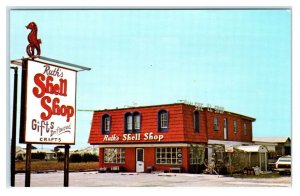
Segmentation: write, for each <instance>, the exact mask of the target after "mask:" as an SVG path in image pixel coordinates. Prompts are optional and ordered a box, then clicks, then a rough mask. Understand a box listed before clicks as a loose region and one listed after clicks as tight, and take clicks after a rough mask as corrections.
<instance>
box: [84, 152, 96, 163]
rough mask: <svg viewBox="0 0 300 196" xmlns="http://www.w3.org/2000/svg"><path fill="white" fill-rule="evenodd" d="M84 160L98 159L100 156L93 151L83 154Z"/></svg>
mask: <svg viewBox="0 0 300 196" xmlns="http://www.w3.org/2000/svg"><path fill="white" fill-rule="evenodd" d="M82 161H83V162H92V161H98V156H97V155H95V154H91V153H84V154H83V155H82Z"/></svg>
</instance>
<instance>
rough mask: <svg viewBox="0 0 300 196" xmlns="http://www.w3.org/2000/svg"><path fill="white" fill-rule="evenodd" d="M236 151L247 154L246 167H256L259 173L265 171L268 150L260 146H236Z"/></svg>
mask: <svg viewBox="0 0 300 196" xmlns="http://www.w3.org/2000/svg"><path fill="white" fill-rule="evenodd" d="M235 149H236V150H238V151H242V152H245V153H247V155H248V160H247V161H246V162H247V167H250V168H252V167H256V166H258V167H259V168H260V170H261V171H267V168H268V167H267V164H268V149H267V148H266V147H265V146H262V145H249V146H236V147H235Z"/></svg>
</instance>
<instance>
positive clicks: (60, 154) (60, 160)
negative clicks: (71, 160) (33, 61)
mask: <svg viewBox="0 0 300 196" xmlns="http://www.w3.org/2000/svg"><path fill="white" fill-rule="evenodd" d="M56 156H57V161H58V162H62V161H64V159H65V154H64V153H63V152H57V153H56Z"/></svg>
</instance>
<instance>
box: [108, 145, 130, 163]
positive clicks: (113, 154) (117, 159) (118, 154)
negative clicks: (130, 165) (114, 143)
mask: <svg viewBox="0 0 300 196" xmlns="http://www.w3.org/2000/svg"><path fill="white" fill-rule="evenodd" d="M107 156H110V157H107ZM103 160H104V161H103V162H104V163H110V164H125V148H104V153H103Z"/></svg>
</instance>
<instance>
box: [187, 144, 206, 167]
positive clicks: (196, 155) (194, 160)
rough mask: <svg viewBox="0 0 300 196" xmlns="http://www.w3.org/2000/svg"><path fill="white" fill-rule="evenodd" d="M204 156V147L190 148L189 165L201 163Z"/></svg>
mask: <svg viewBox="0 0 300 196" xmlns="http://www.w3.org/2000/svg"><path fill="white" fill-rule="evenodd" d="M204 156H205V148H204V147H201V148H199V147H198V148H194V149H193V148H190V165H195V164H202V163H203V161H204Z"/></svg>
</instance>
